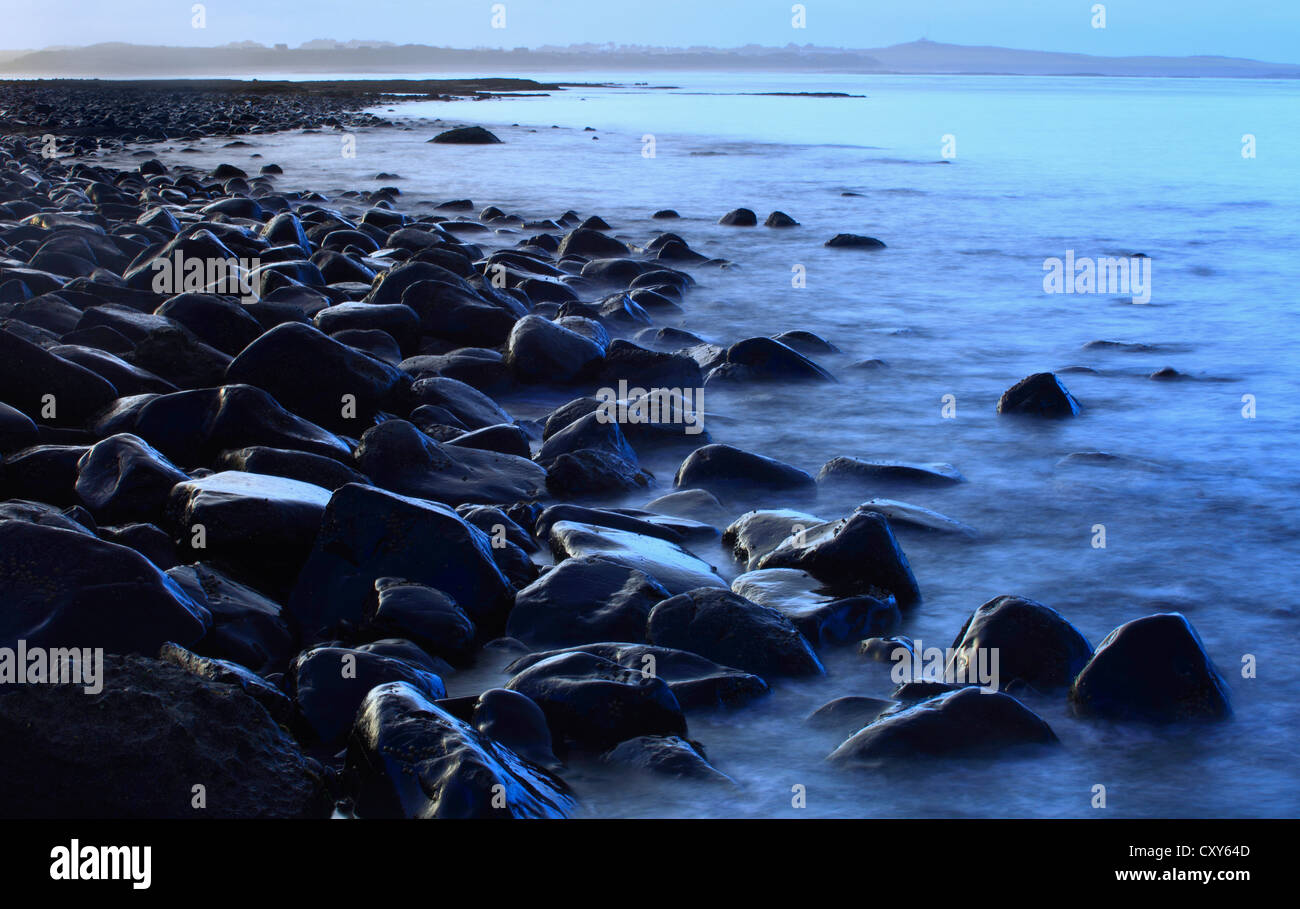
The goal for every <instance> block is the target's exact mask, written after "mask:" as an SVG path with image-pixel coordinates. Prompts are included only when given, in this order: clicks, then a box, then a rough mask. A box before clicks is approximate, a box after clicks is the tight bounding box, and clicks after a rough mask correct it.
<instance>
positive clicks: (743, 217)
mask: <svg viewBox="0 0 1300 909" xmlns="http://www.w3.org/2000/svg"><path fill="white" fill-rule="evenodd" d="M718 223H719V224H723V225H726V226H727V227H753V226H754V225H756V224H757V223H758V215H756V214H754V213H753V212H752V211H750V210H749V209H748V208H737V209H733V210H732V211H729V212H727V213H726V214H725V215H723V216H722V217H721V218H719V219H718Z"/></svg>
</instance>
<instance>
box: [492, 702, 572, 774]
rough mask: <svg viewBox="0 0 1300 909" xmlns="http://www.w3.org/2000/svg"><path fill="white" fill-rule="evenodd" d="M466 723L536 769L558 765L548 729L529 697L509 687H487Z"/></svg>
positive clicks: (540, 711) (544, 715) (542, 715)
mask: <svg viewBox="0 0 1300 909" xmlns="http://www.w3.org/2000/svg"><path fill="white" fill-rule="evenodd" d="M470 722H471V724H473V726H474V728H475V729H477V730H478V731H479V733H480V734H482V735H484V736H486V737H487V738H489V739H491V740H492V741H494V742H497V743H498V744H501V745H504V746H506V747H507V748H509V749H510V750H511V751H513V752H514V753H515V754H517V755H519V756H520V757H522V758H524V759H525V760H529V761H532V762H533V763H534V764H536V765H537V766H539V767H546V768H554V767H556V766H558V765H559V761H558V760H556V757H555V752H554V751H552V750H551V747H552V746H551V727H549V726H547V725H546V714H544V713H542V708H540V707H538V706H537V704H536V703H534V702H533V700H532V698H529V697H527V696H525V695H522V694H520V693H519V692H518V691H511V690H510V689H509V688H489V689H488V690H487V691H485V692H483V693H482V694H480V695H479V696H478V701H477V702H476V703H475V704H474V712H473V713H472V714H471V717H470Z"/></svg>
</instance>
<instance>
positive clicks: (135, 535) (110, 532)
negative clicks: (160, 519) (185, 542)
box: [98, 524, 199, 602]
mask: <svg viewBox="0 0 1300 909" xmlns="http://www.w3.org/2000/svg"><path fill="white" fill-rule="evenodd" d="M98 534H99V538H100V539H101V540H107V541H108V542H110V543H116V544H117V545H119V546H126V547H129V548H130V549H134V550H135V551H136V552H138V553H140V555H142V556H144V557H145V558H146V559H148V560H149V561H150V562H153V563H154V565H156V566H157V567H158V568H161V569H162V570H163V571H166V570H168V569H170V568H174V567H175V566H176V564H177V559H176V544H175V543H174V542H172V538H171V537H170V536H168V535H167V532H166V531H164V530H163V529H162V528H161V527H157V526H155V525H153V524H125V525H122V526H120V527H100V528H99V530H98ZM196 602H199V601H198V600H197V599H196Z"/></svg>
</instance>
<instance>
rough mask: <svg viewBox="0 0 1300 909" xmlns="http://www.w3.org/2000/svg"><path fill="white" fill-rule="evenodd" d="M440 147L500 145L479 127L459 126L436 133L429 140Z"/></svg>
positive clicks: (486, 131)
mask: <svg viewBox="0 0 1300 909" xmlns="http://www.w3.org/2000/svg"><path fill="white" fill-rule="evenodd" d="M429 141H430V142H436V143H438V144H440V145H500V144H501V140H500V139H498V138H497V137H496V136H495V135H493V134H492V133H491V132H489V131H488V130H486V129H484V128H483V127H481V126H460V127H457V128H456V129H449V130H447V131H445V132H441V133H438V135H436V136H434V137H433V138H432V139H430V140H429Z"/></svg>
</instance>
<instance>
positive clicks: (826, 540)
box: [758, 508, 921, 609]
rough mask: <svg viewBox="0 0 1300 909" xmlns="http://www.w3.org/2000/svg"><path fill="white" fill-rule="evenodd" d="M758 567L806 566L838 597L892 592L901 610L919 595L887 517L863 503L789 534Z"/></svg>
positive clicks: (889, 593)
mask: <svg viewBox="0 0 1300 909" xmlns="http://www.w3.org/2000/svg"><path fill="white" fill-rule="evenodd" d="M758 567H759V568H797V569H799V570H801V571H806V572H807V573H808V574H810V575H812V576H813V577H814V578H816V579H817V580H819V581H821V582H822V584H823V585H824V589H825V590H826V592H828V593H830V594H832V595H834V596H841V597H848V596H858V595H863V594H865V595H868V596H877V595H886V596H887V595H893V597H894V598H895V599H896V600H897V601H898V605H899V607H900V608H903V609H906V608H907V607H909V606H912V605H914V604H915V603H916V602H918V601H919V600H920V598H921V590H920V588H919V587H918V586H917V583H916V578H915V577H914V576H913V575H912V568H911V566H910V565H909V564H908V562H907V556H906V555H904V554H903V548H902V547H901V546H899V545H898V540H896V539H895V538H894V532H893V530H891V529H890V527H889V521H888V520H886V519H885V518H884V517H883V516H882V515H880V514H878V513H876V512H874V511H865V510H863V509H861V508H858V509H855V510H854V511H853V513H852V514H851V515H849V516H848V517H847V518H845V519H843V520H841V521H836V522H834V523H831V524H822V525H819V526H817V527H814V528H811V529H809V530H807V531H805V532H804V533H802V534H794V535H792V536H790V537H788V538H787V539H786V540H785V541H783V542H782V543H781V544H780V545H779V546H777V548H776V549H774V550H772V551H771V552H769V553H768V554H767V555H765V556H763V558H762V559H760V560H759V563H758Z"/></svg>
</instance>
